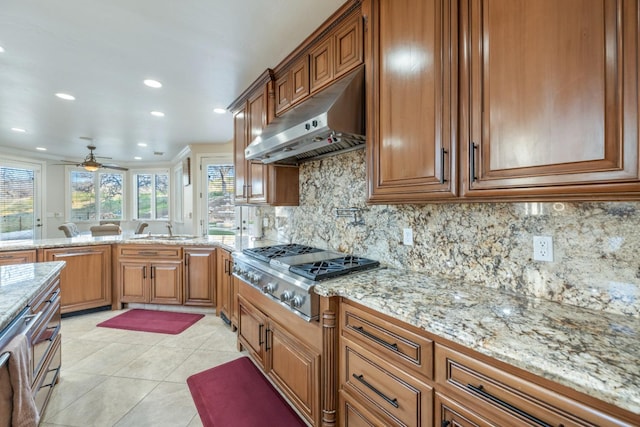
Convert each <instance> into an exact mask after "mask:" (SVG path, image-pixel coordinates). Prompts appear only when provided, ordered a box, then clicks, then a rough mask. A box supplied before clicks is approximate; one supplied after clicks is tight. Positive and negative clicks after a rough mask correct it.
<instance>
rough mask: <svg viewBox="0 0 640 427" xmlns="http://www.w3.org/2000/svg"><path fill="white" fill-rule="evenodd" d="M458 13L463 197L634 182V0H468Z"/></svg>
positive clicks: (576, 191)
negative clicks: (528, 0)
mask: <svg viewBox="0 0 640 427" xmlns="http://www.w3.org/2000/svg"><path fill="white" fill-rule="evenodd" d="M460 17H461V26H462V32H461V34H462V36H461V40H460V43H461V52H464V53H465V55H464V56H463V57H462V60H461V64H460V65H461V81H460V82H461V106H463V108H462V109H461V134H460V141H461V158H462V160H463V162H462V164H463V170H464V175H465V179H464V180H463V182H462V194H463V195H464V196H466V197H470V198H472V197H487V196H500V197H502V196H505V197H511V196H538V195H541V196H544V195H549V194H551V195H566V196H569V197H571V196H579V195H580V194H586V193H591V194H595V195H598V194H602V193H615V192H625V191H632V192H636V193H638V192H639V191H640V185H639V182H640V167H639V164H638V146H639V140H638V101H639V98H638V40H639V38H640V36H639V35H638V34H639V28H638V2H637V1H635V0H630V1H616V0H592V1H590V2H588V4H585V2H582V1H552V0H547V1H535V2H524V1H517V2H514V1H510V0H465V1H462V3H461V8H460ZM467 106H468V109H467Z"/></svg>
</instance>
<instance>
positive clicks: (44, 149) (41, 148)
mask: <svg viewBox="0 0 640 427" xmlns="http://www.w3.org/2000/svg"><path fill="white" fill-rule="evenodd" d="M36 150H38V151H47V149H46V148H44V147H36Z"/></svg>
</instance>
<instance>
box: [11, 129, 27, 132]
mask: <svg viewBox="0 0 640 427" xmlns="http://www.w3.org/2000/svg"><path fill="white" fill-rule="evenodd" d="M11 130H12V131H14V132H18V133H25V132H26V130H25V129H22V128H11Z"/></svg>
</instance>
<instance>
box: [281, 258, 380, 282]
mask: <svg viewBox="0 0 640 427" xmlns="http://www.w3.org/2000/svg"><path fill="white" fill-rule="evenodd" d="M379 265H380V263H379V262H378V261H373V260H370V259H367V258H361V257H356V256H351V255H348V256H344V257H340V258H333V259H329V260H325V261H317V262H311V263H306V264H298V265H292V266H291V268H289V271H290V272H292V273H296V274H299V275H300V276H302V277H306V278H307V279H310V280H314V281H318V280H325V279H330V278H332V277H337V276H342V275H344V274H349V273H355V272H356V271H363V270H368V269H371V268H376V267H378V266H379Z"/></svg>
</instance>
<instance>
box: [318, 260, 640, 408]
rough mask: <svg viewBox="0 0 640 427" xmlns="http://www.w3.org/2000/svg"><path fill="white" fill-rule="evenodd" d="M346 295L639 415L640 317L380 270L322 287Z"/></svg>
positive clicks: (326, 293)
mask: <svg viewBox="0 0 640 427" xmlns="http://www.w3.org/2000/svg"><path fill="white" fill-rule="evenodd" d="M315 292H316V293H318V294H320V295H322V296H334V295H339V296H343V297H346V298H348V299H349V300H352V301H354V302H357V303H360V304H362V305H364V306H367V307H369V308H372V309H374V310H377V311H379V312H381V313H384V314H387V315H389V316H391V317H394V318H396V319H399V320H402V321H404V322H406V323H409V324H411V325H414V326H417V327H419V328H421V329H423V330H425V331H427V332H430V333H432V334H435V335H437V336H440V337H442V338H446V339H448V340H450V341H453V342H456V343H458V344H461V345H464V346H466V347H468V348H471V349H473V350H476V351H478V352H480V353H483V354H486V355H487V356H491V357H493V358H495V359H498V360H501V361H503V362H506V363H509V364H511V365H513V366H517V367H519V368H522V369H524V370H526V371H528V372H531V373H534V374H537V375H539V376H541V377H544V378H547V379H549V380H552V381H555V382H557V383H560V384H562V385H565V386H567V387H569V388H572V389H574V390H577V391H580V392H582V393H585V394H587V395H590V396H593V397H595V398H598V399H601V400H603V401H605V402H609V403H611V404H613V405H615V406H618V407H620V408H624V409H626V410H628V411H631V412H633V413H635V414H640V363H639V357H640V356H639V355H640V319H637V318H635V317H632V316H622V315H615V314H608V313H604V312H600V311H592V310H587V309H582V308H578V307H573V306H569V305H564V304H559V303H555V302H550V301H545V300H540V299H535V298H525V297H522V296H518V295H514V294H508V293H504V292H500V291H498V290H495V289H489V288H486V287H479V286H474V285H470V284H465V283H461V282H459V281H455V280H452V279H450V278H437V277H430V276H429V275H427V274H425V273H417V272H411V271H404V270H397V269H381V270H373V271H370V272H365V273H360V274H354V275H350V276H345V277H342V278H339V279H334V280H330V281H327V282H320V283H319V284H317V285H316V286H315Z"/></svg>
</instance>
